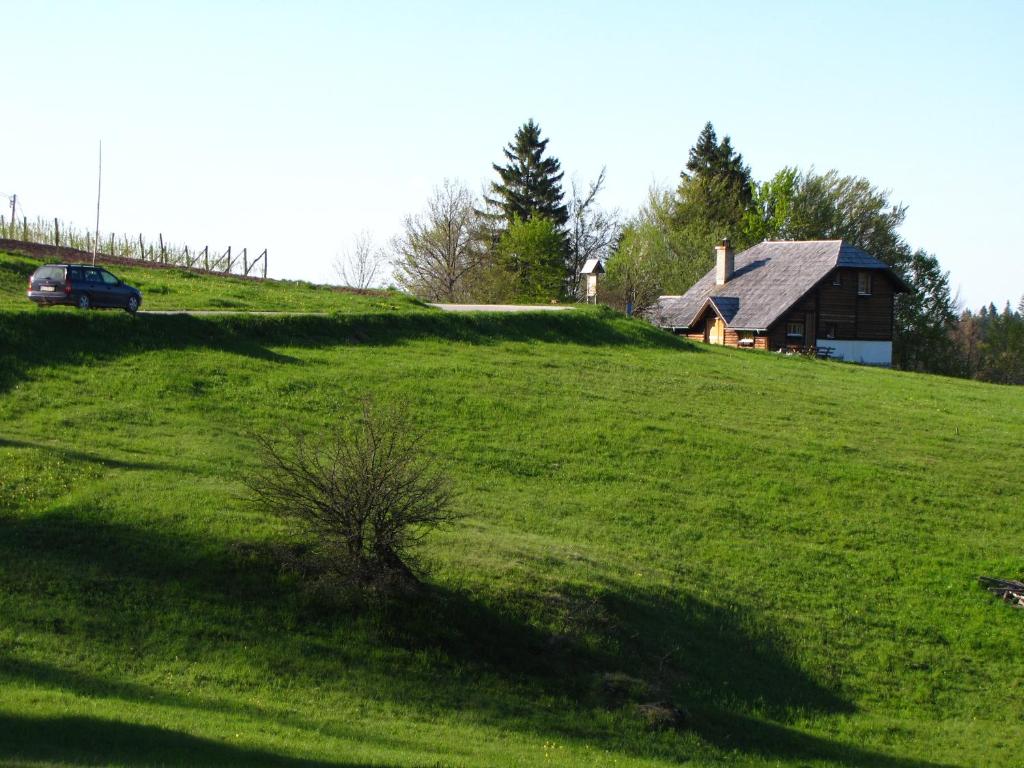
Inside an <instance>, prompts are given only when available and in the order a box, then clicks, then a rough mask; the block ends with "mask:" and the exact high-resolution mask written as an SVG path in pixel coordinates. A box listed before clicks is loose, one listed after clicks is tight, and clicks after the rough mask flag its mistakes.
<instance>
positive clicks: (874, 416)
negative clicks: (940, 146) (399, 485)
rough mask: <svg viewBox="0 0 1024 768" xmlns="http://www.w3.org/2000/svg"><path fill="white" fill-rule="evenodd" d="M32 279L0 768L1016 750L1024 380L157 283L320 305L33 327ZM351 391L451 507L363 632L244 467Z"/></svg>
mask: <svg viewBox="0 0 1024 768" xmlns="http://www.w3.org/2000/svg"><path fill="white" fill-rule="evenodd" d="M31 266H32V262H31V261H30V260H27V259H21V258H15V257H2V258H0V617H2V621H0V764H4V765H25V766H29V765H30V766H66V765H95V764H102V765H116V766H155V765H175V766H186V765H187V766H196V765H199V766H222V765H234V766H369V765H374V766H480V767H481V768H483V767H484V766H488V767H489V766H521V765H557V766H604V765H619V766H669V765H678V764H679V763H685V764H688V765H698V766H699V765H737V766H739V765H742V766H748V765H755V766H777V765H782V766H793V767H794V768H795V767H796V766H844V767H852V766H856V767H858V768H861V767H863V768H867V767H868V766H882V767H883V768H911V767H912V766H913V767H919V766H981V765H992V766H1002V765H1013V764H1015V763H1017V762H1019V758H1020V754H1021V749H1022V747H1024V737H1022V736H1021V733H1020V731H1021V729H1020V728H1019V723H1020V719H1021V717H1022V716H1024V688H1022V686H1021V684H1020V681H1021V680H1024V655H1022V654H1021V653H1020V652H1019V651H1020V647H1021V631H1022V628H1024V624H1022V622H1024V612H1021V611H1017V610H1014V609H1013V608H1010V607H1009V606H1007V605H1004V604H1002V603H1000V602H999V601H997V600H994V599H992V598H991V597H990V596H989V595H988V594H987V593H985V592H984V591H983V590H981V589H980V588H979V587H978V585H977V581H976V580H977V576H978V575H981V574H990V575H999V576H1009V577H1017V576H1019V575H1020V574H1021V572H1022V570H1024V555H1022V549H1021V535H1020V511H1021V506H1020V503H1021V502H1020V500H1021V498H1022V497H1024V476H1022V472H1021V467H1022V466H1024V438H1022V436H1024V390H1021V389H1019V388H1010V387H998V386H992V385H984V384H978V383H974V382H969V381H960V380H951V379H944V378H939V377H933V376H925V375H914V374H906V373H899V372H895V371H884V370H873V369H867V368H861V367H856V366H851V365H844V364H837V363H829V362H823V361H813V360H805V359H790V358H783V357H780V356H778V355H773V354H770V353H761V352H754V351H736V350H726V349H720V348H712V347H707V346H704V345H694V344H689V343H687V342H684V341H681V340H679V339H678V338H676V337H673V336H670V335H668V334H665V333H663V332H661V331H658V330H657V329H655V328H653V327H651V326H649V325H647V324H644V323H642V322H639V321H634V320H629V319H626V318H624V317H622V316H619V315H616V314H614V313H612V312H610V311H607V310H603V309H595V308H580V309H575V310H573V311H572V312H564V313H552V314H548V315H541V314H526V315H515V316H512V315H509V316H502V315H486V314H485V315H474V316H457V315H448V314H443V313H440V312H435V311H431V310H422V309H420V308H419V307H417V306H416V305H415V304H414V303H413V302H411V301H409V300H407V299H404V298H401V297H399V296H396V295H391V294H389V295H387V296H360V295H353V294H351V293H344V292H337V291H332V290H329V289H324V288H317V287H313V286H306V285H303V284H283V283H268V284H259V285H258V286H257V287H254V288H253V289H252V290H253V291H256V290H258V291H259V292H258V293H246V291H247V290H249V289H248V288H247V287H246V285H244V284H242V283H241V281H239V283H238V284H236V283H235V282H234V281H232V280H230V279H221V278H213V277H192V276H187V275H184V274H178V273H175V272H167V271H163V270H161V271H159V272H146V271H145V270H141V269H140V270H138V271H130V270H128V269H125V270H120V269H118V270H115V272H117V273H118V274H122V273H123V276H124V277H125V278H126V279H128V280H129V281H130V282H136V283H137V284H139V283H141V284H142V288H143V290H144V291H146V292H147V305H148V306H153V305H160V303H161V302H163V304H162V306H166V307H182V306H194V307H210V306H215V305H213V304H212V302H213V301H214V300H215V299H217V298H218V297H222V296H223V297H225V298H228V299H231V300H233V301H237V302H238V303H239V304H238V305H241V306H254V307H256V308H278V309H292V310H295V309H302V310H305V311H318V312H319V311H327V312H331V313H337V314H329V315H324V316H278V317H274V316H244V315H236V316H214V317H189V316H159V315H158V316H138V317H135V318H131V317H129V316H127V315H126V314H124V313H120V312H90V313H83V312H77V311H74V310H60V309H54V310H38V309H35V308H33V307H31V306H26V305H27V302H26V301H24V298H23V296H22V295H20V291H23V290H24V288H23V284H24V279H25V274H26V270H29V269H30V268H31ZM147 281H149V282H147ZM161 287H164V288H166V292H164V293H161V292H160V289H161ZM238 305H236V306H238ZM268 305H269V306H268ZM367 393H372V394H373V395H374V396H375V397H376V398H377V399H378V400H379V401H383V402H391V403H395V404H398V405H399V406H400V407H402V408H404V409H405V410H407V411H408V413H409V414H411V416H412V417H413V419H414V420H415V421H416V422H417V423H419V424H420V425H422V426H423V427H425V428H426V429H428V430H429V432H430V434H431V438H432V447H433V450H434V451H435V453H436V455H437V457H438V458H439V459H440V460H443V461H444V462H446V463H447V464H448V466H449V467H450V471H451V473H452V474H453V476H454V479H455V481H456V485H457V488H458V491H459V495H458V497H457V509H458V511H459V512H461V513H463V514H464V515H465V518H464V520H463V522H462V523H461V524H460V525H459V526H457V527H456V528H454V529H452V530H450V531H448V532H445V533H443V534H441V535H439V536H436V537H435V538H433V539H431V540H430V541H429V542H428V545H427V551H426V553H425V554H426V556H427V558H428V560H429V562H430V563H431V564H432V565H433V567H434V575H433V577H432V579H431V581H430V583H429V588H428V589H427V591H426V592H425V593H424V594H423V595H421V596H420V597H419V598H417V599H416V600H415V601H413V602H412V603H410V604H409V605H406V606H405V607H404V608H403V609H401V610H399V609H397V608H392V609H391V610H378V611H369V612H363V613H351V612H345V611H339V610H336V609H330V608H328V607H326V606H325V605H324V604H323V603H321V602H318V601H316V600H314V599H312V598H309V597H305V596H303V593H302V592H301V590H300V589H298V586H297V585H296V583H295V582H294V579H293V578H292V577H288V576H286V575H283V574H282V573H281V572H280V570H279V569H278V567H277V566H276V564H275V562H276V561H275V559H274V555H273V552H274V551H275V548H276V547H279V546H280V544H281V543H282V542H283V541H286V539H287V537H286V534H285V533H284V532H283V531H282V529H281V527H280V526H279V524H278V523H277V522H276V521H273V520H267V519H264V518H262V517H260V516H258V515H256V514H255V513H254V512H252V511H251V510H250V508H249V507H248V506H247V504H246V503H245V502H244V498H243V494H244V488H243V485H242V483H241V479H242V478H243V477H244V476H245V475H246V474H247V473H249V472H254V471H258V468H257V465H256V463H255V459H254V455H253V451H252V448H251V444H250V441H249V438H248V435H249V434H250V433H251V431H252V430H254V429H257V430H272V429H279V428H281V427H282V426H283V425H290V426H296V427H299V428H302V429H315V428H317V427H319V426H320V425H322V424H324V423H327V422H329V421H332V420H334V419H337V418H351V416H352V414H353V412H354V406H355V404H356V403H357V402H358V400H359V398H361V397H362V396H363V395H365V394H367ZM652 724H653V725H652ZM659 725H660V726H663V727H661V728H660V729H659V728H658V727H657V726H659Z"/></svg>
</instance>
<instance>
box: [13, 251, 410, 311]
mask: <svg viewBox="0 0 1024 768" xmlns="http://www.w3.org/2000/svg"><path fill="white" fill-rule="evenodd" d="M42 263H44V262H43V261H41V260H40V259H35V258H30V257H28V256H18V255H14V254H2V253H0V311H23V312H31V311H37V312H38V311H47V312H50V311H53V312H70V311H73V308H70V307H50V308H49V309H46V310H41V309H40V308H38V307H36V306H35V305H33V304H32V303H31V302H30V301H28V300H27V299H26V298H25V288H26V284H27V283H28V276H29V275H31V274H32V272H33V270H35V269H36V267H38V266H39V265H40V264H42ZM106 268H107V269H109V270H110V271H111V272H113V273H114V274H115V275H117V276H118V277H119V278H121V279H122V280H124V281H125V282H126V283H129V284H130V285H134V286H135V287H136V288H138V289H139V290H141V291H142V309H143V310H147V309H159V310H170V309H201V310H228V311H230V310H250V309H257V310H263V311H280V312H329V313H353V312H355V313H361V314H362V313H369V312H388V313H394V312H405V311H410V310H417V309H420V308H422V305H421V304H420V303H419V302H417V301H415V300H413V299H410V298H409V297H407V296H405V295H403V294H401V293H397V292H394V291H390V292H383V291H381V292H372V293H365V294H360V293H356V292H353V291H349V290H346V289H340V288H336V287H332V286H327V285H316V284H314V283H304V282H295V281H284V280H265V281H264V280H248V279H245V278H241V277H221V276H216V277H213V276H209V275H203V274H199V273H196V272H190V271H188V270H185V269H159V268H154V267H144V266H131V267H126V266H121V265H120V264H113V265H109V266H107V267H106Z"/></svg>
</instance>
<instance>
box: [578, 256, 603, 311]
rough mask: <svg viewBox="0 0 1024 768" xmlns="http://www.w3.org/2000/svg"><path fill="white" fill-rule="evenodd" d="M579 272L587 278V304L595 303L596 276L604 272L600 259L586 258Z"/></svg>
mask: <svg viewBox="0 0 1024 768" xmlns="http://www.w3.org/2000/svg"><path fill="white" fill-rule="evenodd" d="M580 274H581V275H583V276H584V277H586V279H587V304H597V276H598V275H603V274H604V266H603V265H602V264H601V260H600V259H587V261H586V263H585V264H584V265H583V269H581V270H580Z"/></svg>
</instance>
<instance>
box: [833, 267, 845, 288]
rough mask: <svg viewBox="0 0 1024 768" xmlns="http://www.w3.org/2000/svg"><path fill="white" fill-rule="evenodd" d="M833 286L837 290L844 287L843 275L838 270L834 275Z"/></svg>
mask: <svg viewBox="0 0 1024 768" xmlns="http://www.w3.org/2000/svg"><path fill="white" fill-rule="evenodd" d="M832 285H834V286H835V287H836V288H841V287H842V285H843V273H842V272H840V271H839V270H838V269H837V270H836V271H835V272H834V273H833V274H832Z"/></svg>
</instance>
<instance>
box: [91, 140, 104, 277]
mask: <svg viewBox="0 0 1024 768" xmlns="http://www.w3.org/2000/svg"><path fill="white" fill-rule="evenodd" d="M102 190H103V139H100V167H99V172H98V173H97V176H96V237H95V239H93V241H92V265H93V266H94V267H95V266H96V249H97V248H99V245H100V192H101V191H102Z"/></svg>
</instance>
